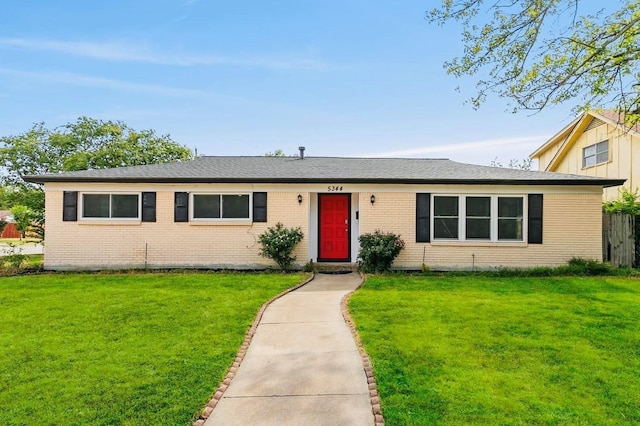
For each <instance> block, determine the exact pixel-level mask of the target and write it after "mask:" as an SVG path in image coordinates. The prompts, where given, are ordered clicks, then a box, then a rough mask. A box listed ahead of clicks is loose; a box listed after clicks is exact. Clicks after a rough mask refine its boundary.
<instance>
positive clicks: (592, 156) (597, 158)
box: [582, 140, 609, 168]
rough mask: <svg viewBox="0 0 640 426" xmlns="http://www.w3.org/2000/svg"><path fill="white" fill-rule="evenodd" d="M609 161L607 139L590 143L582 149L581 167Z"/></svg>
mask: <svg viewBox="0 0 640 426" xmlns="http://www.w3.org/2000/svg"><path fill="white" fill-rule="evenodd" d="M607 161H609V141H608V140H606V141H602V142H599V143H597V144H595V145H590V146H588V147H586V148H584V149H583V150H582V167H583V168H584V167H591V166H595V165H596V164H601V163H606V162H607Z"/></svg>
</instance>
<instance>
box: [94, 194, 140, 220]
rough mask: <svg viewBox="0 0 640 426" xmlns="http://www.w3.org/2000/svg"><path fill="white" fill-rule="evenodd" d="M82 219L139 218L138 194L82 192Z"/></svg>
mask: <svg viewBox="0 0 640 426" xmlns="http://www.w3.org/2000/svg"><path fill="white" fill-rule="evenodd" d="M82 218H83V219H140V194H131V193H128V194H127V193H122V194H119V193H83V194H82Z"/></svg>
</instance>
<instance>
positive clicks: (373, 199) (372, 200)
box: [369, 194, 376, 205]
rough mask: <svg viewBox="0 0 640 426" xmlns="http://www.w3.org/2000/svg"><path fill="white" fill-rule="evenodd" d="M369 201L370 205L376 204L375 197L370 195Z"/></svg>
mask: <svg viewBox="0 0 640 426" xmlns="http://www.w3.org/2000/svg"><path fill="white" fill-rule="evenodd" d="M369 199H370V200H371V205H373V203H375V202H376V196H375V195H373V194H371V198H369Z"/></svg>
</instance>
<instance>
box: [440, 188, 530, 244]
mask: <svg viewBox="0 0 640 426" xmlns="http://www.w3.org/2000/svg"><path fill="white" fill-rule="evenodd" d="M523 212H524V197H523V196H498V195H483V196H475V195H473V196H472V195H466V196H465V195H459V196H440V195H436V196H434V197H433V239H434V240H462V241H479V240H481V241H523V240H524V230H523V224H524V223H525V222H524V214H523Z"/></svg>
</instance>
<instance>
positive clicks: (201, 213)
mask: <svg viewBox="0 0 640 426" xmlns="http://www.w3.org/2000/svg"><path fill="white" fill-rule="evenodd" d="M193 217H194V218H196V219H218V218H219V217H220V195H217V194H211V195H194V196H193Z"/></svg>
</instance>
